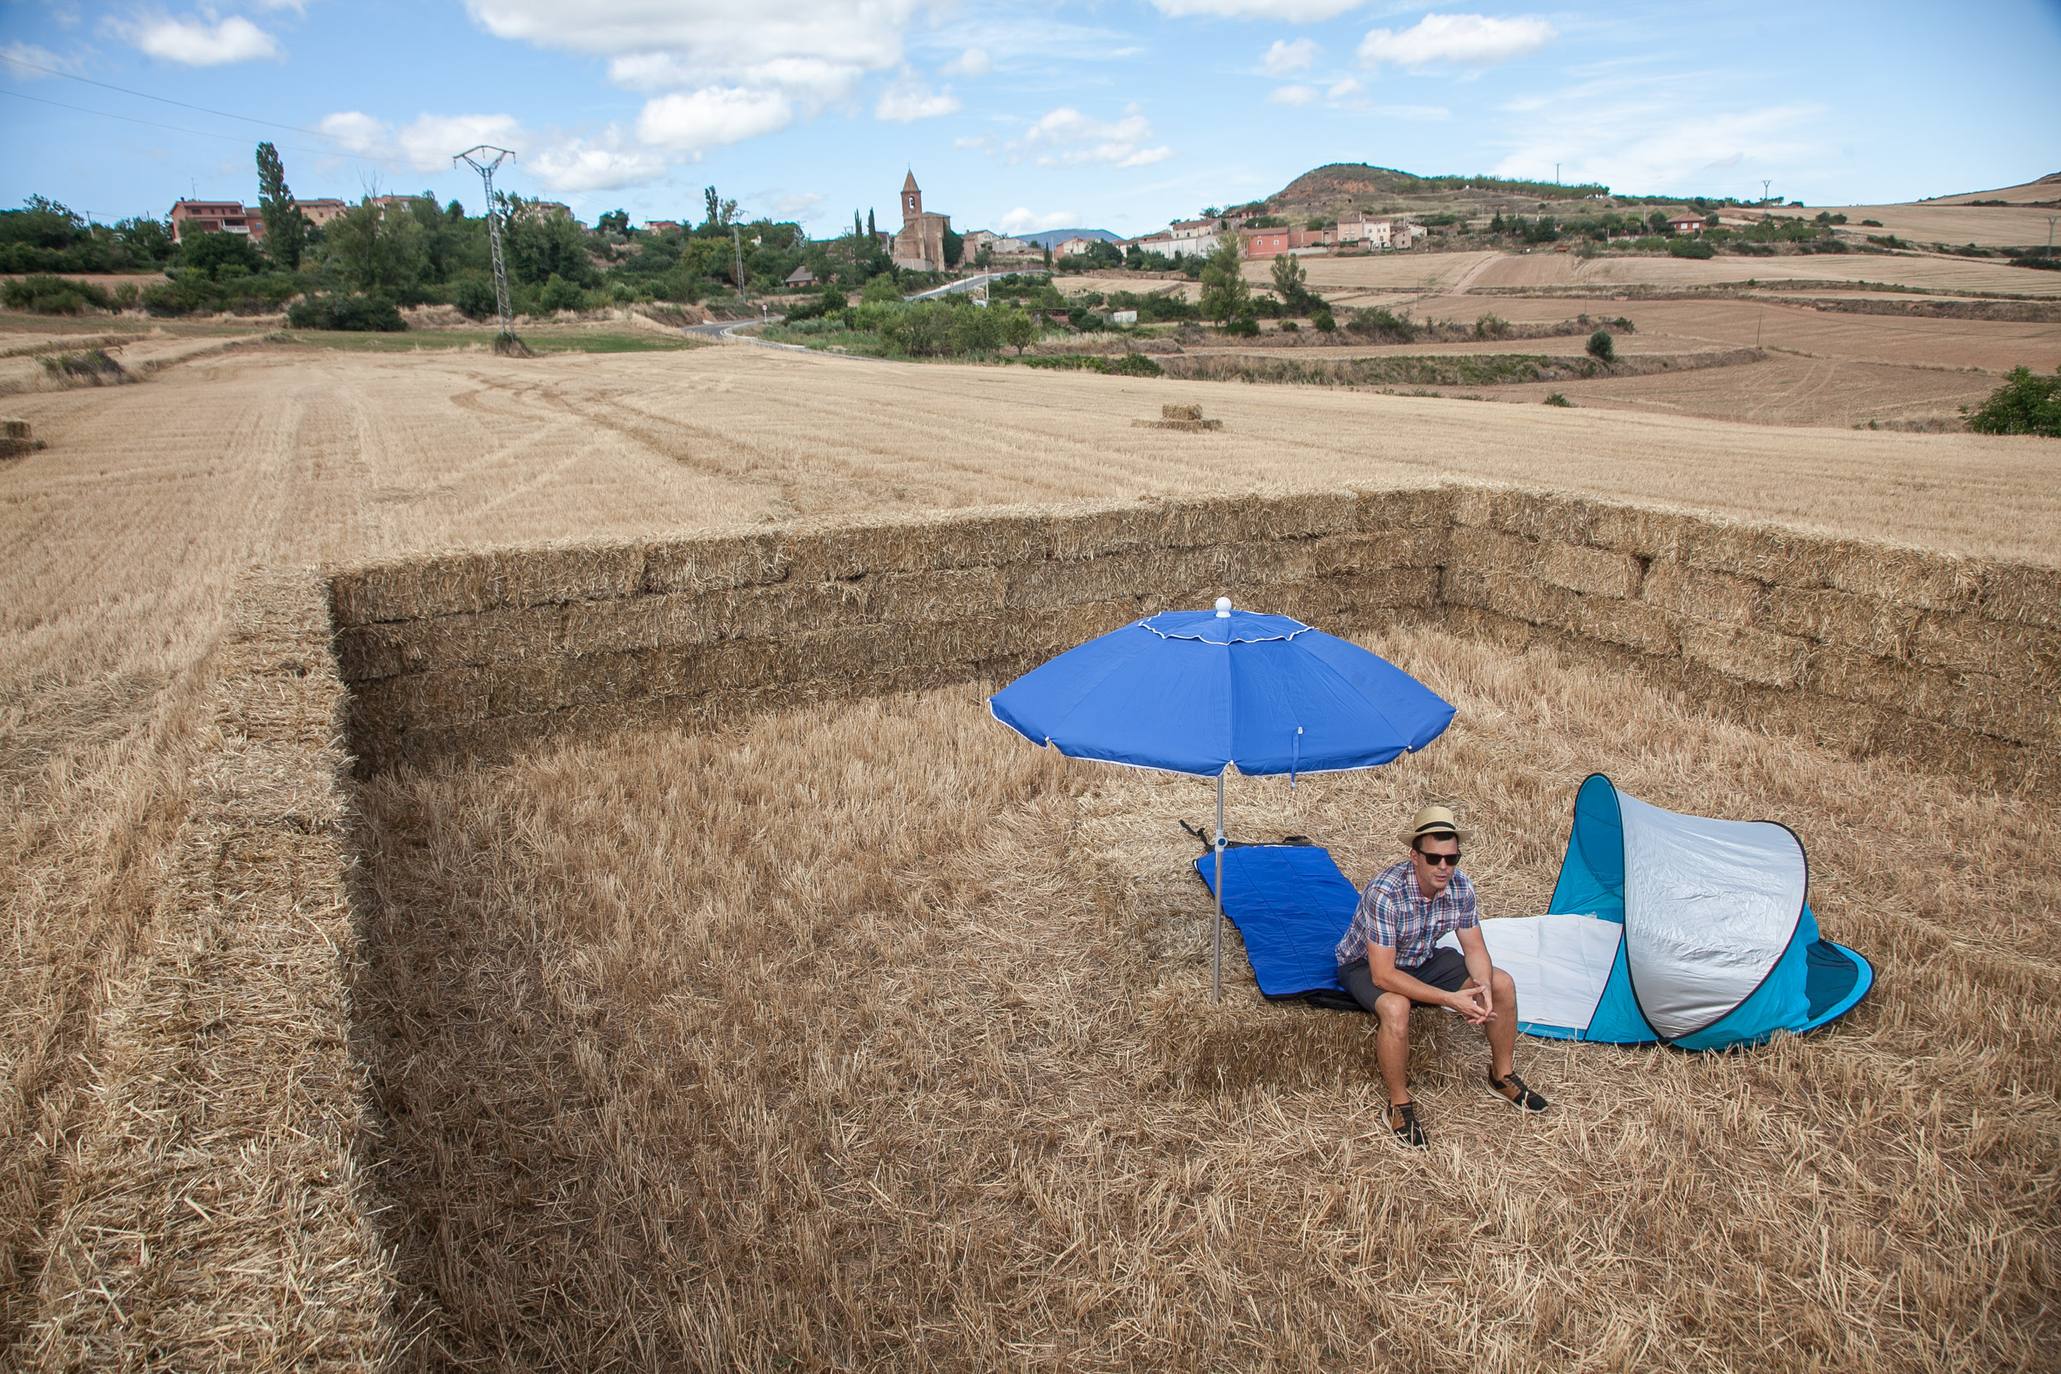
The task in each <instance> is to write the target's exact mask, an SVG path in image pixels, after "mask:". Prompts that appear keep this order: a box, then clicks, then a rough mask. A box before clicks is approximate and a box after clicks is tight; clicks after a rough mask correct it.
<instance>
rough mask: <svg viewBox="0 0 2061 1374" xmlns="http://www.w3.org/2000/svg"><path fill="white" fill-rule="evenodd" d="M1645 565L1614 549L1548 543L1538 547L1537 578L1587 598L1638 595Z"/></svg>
mask: <svg viewBox="0 0 2061 1374" xmlns="http://www.w3.org/2000/svg"><path fill="white" fill-rule="evenodd" d="M1645 574H1646V569H1645V565H1644V564H1643V563H1641V562H1640V561H1639V560H1638V559H1637V558H1636V557H1634V556H1633V555H1631V554H1628V553H1623V552H1620V551H1618V550H1616V549H1591V548H1584V547H1582V546H1580V545H1576V544H1562V543H1555V542H1551V541H1548V542H1546V543H1543V544H1541V545H1540V546H1539V552H1538V575H1539V576H1540V577H1542V578H1544V579H1545V580H1546V581H1548V582H1551V583H1553V584H1554V585H1555V586H1559V587H1565V588H1567V589H1568V590H1569V591H1576V592H1582V593H1584V594H1586V595H1589V596H1609V597H1628V596H1635V595H1637V594H1638V590H1639V583H1640V582H1641V581H1642V580H1643V579H1644V577H1645Z"/></svg>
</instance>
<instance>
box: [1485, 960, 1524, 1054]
mask: <svg viewBox="0 0 2061 1374" xmlns="http://www.w3.org/2000/svg"><path fill="white" fill-rule="evenodd" d="M1489 992H1490V994H1491V995H1492V996H1493V997H1494V998H1495V1001H1496V1015H1495V1019H1494V1020H1492V1021H1490V1022H1489V1023H1488V1024H1487V1025H1485V1026H1483V1027H1482V1029H1483V1030H1484V1031H1486V1032H1487V1033H1488V1042H1489V1058H1490V1064H1489V1067H1490V1068H1491V1069H1493V1070H1494V1071H1495V1075H1496V1077H1497V1078H1499V1079H1500V1078H1508V1077H1509V1076H1510V1075H1511V1073H1513V1072H1514V1071H1515V1070H1516V1068H1517V984H1515V983H1513V982H1511V981H1510V975H1509V974H1507V973H1505V972H1503V970H1501V969H1491V970H1490V971H1489Z"/></svg>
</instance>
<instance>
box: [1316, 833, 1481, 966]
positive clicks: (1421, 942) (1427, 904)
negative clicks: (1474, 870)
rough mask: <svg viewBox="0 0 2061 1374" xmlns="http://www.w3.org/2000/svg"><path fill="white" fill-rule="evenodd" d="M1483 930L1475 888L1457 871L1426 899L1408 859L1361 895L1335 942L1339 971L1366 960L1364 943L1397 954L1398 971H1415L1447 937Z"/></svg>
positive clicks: (1382, 873) (1383, 873)
mask: <svg viewBox="0 0 2061 1374" xmlns="http://www.w3.org/2000/svg"><path fill="white" fill-rule="evenodd" d="M1480 924H1481V918H1480V916H1479V915H1478V914H1477V912H1476V909H1475V902H1474V883H1473V882H1472V881H1471V880H1470V879H1469V878H1468V876H1467V875H1466V874H1465V873H1462V872H1460V871H1459V870H1458V869H1457V868H1456V869H1454V870H1453V877H1452V881H1450V882H1448V883H1447V884H1446V890H1445V891H1443V892H1441V893H1439V894H1438V896H1436V897H1432V898H1429V899H1427V898H1426V897H1425V896H1424V894H1423V892H1421V891H1420V890H1419V889H1418V887H1417V873H1416V870H1415V869H1414V868H1413V867H1412V866H1411V864H1410V861H1409V860H1408V859H1404V860H1402V861H1400V862H1399V863H1394V864H1391V865H1389V866H1388V867H1387V868H1384V869H1382V870H1381V871H1380V872H1379V873H1377V874H1375V875H1374V879H1373V881H1371V882H1369V883H1368V884H1367V886H1366V887H1364V888H1362V889H1361V891H1360V905H1359V907H1358V908H1357V909H1356V910H1354V912H1353V920H1352V924H1351V925H1349V926H1347V927H1346V928H1345V938H1344V939H1342V940H1340V941H1339V942H1338V962H1339V965H1340V966H1341V967H1343V966H1344V965H1346V964H1350V963H1352V962H1353V961H1354V960H1355V959H1364V958H1366V957H1367V942H1368V941H1370V940H1371V941H1373V942H1374V943H1375V944H1377V945H1381V946H1382V947H1384V948H1387V949H1392V950H1394V951H1395V964H1396V967H1397V968H1415V967H1417V966H1418V965H1419V964H1421V963H1423V962H1424V961H1425V960H1426V959H1429V958H1430V957H1431V951H1432V949H1433V948H1434V947H1435V946H1436V945H1437V944H1438V942H1439V941H1440V940H1441V939H1443V938H1444V937H1445V936H1446V935H1447V934H1448V933H1449V932H1451V931H1455V930H1467V929H1469V928H1470V927H1473V926H1478V925H1480Z"/></svg>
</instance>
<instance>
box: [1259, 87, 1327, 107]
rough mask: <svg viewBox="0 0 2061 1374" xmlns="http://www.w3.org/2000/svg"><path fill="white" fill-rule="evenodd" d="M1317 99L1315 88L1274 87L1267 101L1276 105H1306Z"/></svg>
mask: <svg viewBox="0 0 2061 1374" xmlns="http://www.w3.org/2000/svg"><path fill="white" fill-rule="evenodd" d="M1316 98H1317V88H1316V87H1315V86H1276V87H1275V88H1274V89H1273V90H1272V91H1271V92H1270V93H1268V95H1267V99H1269V100H1271V101H1273V102H1274V103H1275V104H1276V105H1308V104H1311V103H1313V102H1314V101H1315V100H1316Z"/></svg>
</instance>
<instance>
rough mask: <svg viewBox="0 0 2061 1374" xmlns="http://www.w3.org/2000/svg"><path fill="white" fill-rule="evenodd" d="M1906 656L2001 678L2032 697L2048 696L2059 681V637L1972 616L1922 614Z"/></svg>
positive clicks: (1936, 613) (2060, 669) (1942, 666)
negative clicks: (2033, 694) (2040, 694)
mask: <svg viewBox="0 0 2061 1374" xmlns="http://www.w3.org/2000/svg"><path fill="white" fill-rule="evenodd" d="M1909 655H1910V657H1911V659H1912V660H1913V661H1914V662H1917V663H1922V664H1925V665H1926V666H1928V667H1938V668H1950V669H1953V670H1955V671H1957V672H1964V673H1982V674H1988V675H1991V676H1995V677H2001V678H2005V679H2007V680H2009V681H2011V682H2014V683H2016V684H2018V685H2019V686H2020V687H2021V688H2023V689H2025V690H2028V691H2033V692H2038V691H2040V690H2042V689H2044V690H2046V691H2049V692H2051V691H2052V688H2053V684H2054V683H2055V681H2057V680H2061V633H2056V632H2054V631H2052V630H2040V629H2034V628H2033V627H2031V626H2028V625H2006V624H2004V623H2002V622H1999V621H1995V620H1989V619H1985V618H1984V617H1982V616H1976V615H1955V614H1952V613H1951V612H1946V611H1926V612H1923V613H1922V614H1921V615H1919V617H1918V620H1917V624H1916V626H1915V627H1914V628H1913V630H1912V632H1911V636H1910V640H1909Z"/></svg>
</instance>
